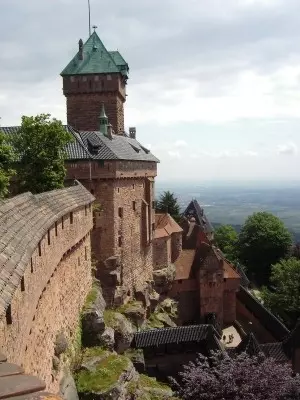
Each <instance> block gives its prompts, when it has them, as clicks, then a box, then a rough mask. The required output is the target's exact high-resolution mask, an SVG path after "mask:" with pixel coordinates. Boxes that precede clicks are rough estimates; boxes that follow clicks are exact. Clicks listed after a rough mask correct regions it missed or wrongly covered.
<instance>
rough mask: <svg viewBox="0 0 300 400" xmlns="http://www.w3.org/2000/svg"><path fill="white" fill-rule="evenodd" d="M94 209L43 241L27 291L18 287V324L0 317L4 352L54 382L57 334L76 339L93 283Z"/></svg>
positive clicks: (13, 307) (28, 275)
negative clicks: (92, 234) (60, 332)
mask: <svg viewBox="0 0 300 400" xmlns="http://www.w3.org/2000/svg"><path fill="white" fill-rule="evenodd" d="M91 228H92V212H91V211H90V210H89V208H88V207H87V209H85V207H84V208H81V209H79V210H77V211H76V212H74V213H73V224H71V223H70V215H69V214H68V215H66V216H65V217H64V228H63V229H62V223H61V220H60V221H59V224H58V226H57V236H56V235H55V228H54V227H53V228H52V229H51V230H50V244H48V235H47V234H46V236H45V237H44V238H43V240H42V241H41V255H39V250H38V249H36V250H35V251H34V253H33V255H32V263H29V265H28V266H27V268H26V271H25V275H24V284H25V290H24V291H21V287H19V289H18V290H17V291H16V293H15V295H14V297H13V300H12V303H11V310H12V324H10V325H8V324H7V322H6V318H4V319H2V320H1V321H0V351H1V352H3V353H5V354H6V355H7V357H8V360H9V361H10V362H14V363H17V364H21V365H23V366H24V368H25V370H26V372H28V373H31V374H36V375H38V376H40V377H41V378H42V379H43V380H45V382H46V384H47V389H49V390H51V391H55V390H56V389H57V379H56V378H54V381H53V382H52V378H51V373H52V357H53V354H54V341H55V337H56V334H57V333H58V332H59V331H60V330H64V332H65V334H66V335H67V337H70V336H71V335H72V334H73V333H74V331H75V329H76V327H77V324H78V318H79V311H80V309H81V307H82V305H83V303H84V300H85V297H86V295H87V293H88V291H89V290H90V287H91V280H92V278H91V263H90V236H89V231H90V230H91Z"/></svg>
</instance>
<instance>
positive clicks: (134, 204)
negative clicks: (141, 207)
mask: <svg viewBox="0 0 300 400" xmlns="http://www.w3.org/2000/svg"><path fill="white" fill-rule="evenodd" d="M132 209H133V211H135V210H136V202H135V201H133V202H132Z"/></svg>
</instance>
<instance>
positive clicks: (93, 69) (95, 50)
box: [61, 32, 129, 76]
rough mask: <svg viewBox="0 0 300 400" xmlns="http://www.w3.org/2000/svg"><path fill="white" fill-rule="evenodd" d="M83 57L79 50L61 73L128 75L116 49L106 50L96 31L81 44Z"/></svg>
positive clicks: (123, 61) (126, 65)
mask: <svg viewBox="0 0 300 400" xmlns="http://www.w3.org/2000/svg"><path fill="white" fill-rule="evenodd" d="M82 58H83V59H82V60H80V57H79V52H78V53H77V54H76V55H75V57H74V58H73V59H72V61H71V62H70V63H69V64H68V65H67V66H66V68H65V69H64V70H63V71H62V73H61V75H62V76H65V75H85V74H111V73H121V74H122V75H126V76H127V75H128V71H129V68H128V64H127V63H126V61H125V60H124V58H123V57H122V56H121V54H120V53H119V52H118V51H111V52H110V51H108V50H107V49H106V47H105V46H104V44H103V43H102V41H101V39H100V38H99V36H98V35H97V33H96V32H93V33H92V34H91V36H90V37H89V38H88V40H87V41H86V42H85V44H84V45H83V57H82Z"/></svg>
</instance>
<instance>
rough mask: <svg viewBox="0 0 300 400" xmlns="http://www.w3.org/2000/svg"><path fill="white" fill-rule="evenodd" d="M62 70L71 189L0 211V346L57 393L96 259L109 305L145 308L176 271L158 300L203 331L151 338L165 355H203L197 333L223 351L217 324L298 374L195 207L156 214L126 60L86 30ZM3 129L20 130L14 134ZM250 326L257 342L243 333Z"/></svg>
mask: <svg viewBox="0 0 300 400" xmlns="http://www.w3.org/2000/svg"><path fill="white" fill-rule="evenodd" d="M61 75H62V78H63V92H64V95H65V96H66V102H67V125H66V127H65V129H67V130H68V131H69V132H70V134H71V135H72V137H73V139H74V140H73V141H72V142H71V143H69V144H68V146H67V148H66V153H67V159H66V167H67V178H66V184H67V185H68V186H69V187H67V188H65V189H63V190H58V191H52V192H49V193H43V194H40V195H35V196H34V195H32V194H31V193H25V194H22V195H19V196H16V197H14V198H12V199H9V200H7V201H4V202H2V203H1V204H0V231H1V233H2V235H1V248H0V265H1V280H0V312H1V316H0V350H1V351H2V352H3V353H5V354H6V356H7V357H8V359H9V361H12V362H14V363H17V364H20V365H22V367H24V369H25V371H28V372H30V373H33V374H36V375H39V376H40V377H41V378H42V379H43V380H44V381H45V382H46V386H47V389H48V390H53V391H55V392H57V390H58V382H59V376H53V374H52V372H51V371H52V364H53V362H57V360H56V359H55V358H54V357H57V355H56V354H57V352H58V353H59V350H58V348H59V347H61V346H63V343H65V342H66V341H68V340H71V338H72V337H74V335H75V332H76V328H77V325H78V316H79V312H80V309H81V308H82V306H83V303H84V299H85V298H86V296H87V294H88V292H89V290H90V288H91V284H92V277H91V273H90V270H91V263H92V259H91V258H92V256H91V254H92V253H93V257H94V262H95V264H96V277H97V278H98V279H99V280H100V282H101V285H102V290H103V295H104V297H105V300H106V302H107V305H108V306H116V305H119V304H122V303H124V302H126V301H128V300H129V299H132V298H138V299H141V300H142V301H143V302H144V303H147V301H148V299H149V296H150V292H151V290H152V289H153V275H154V273H155V272H157V271H160V270H163V269H165V268H167V267H169V266H172V264H174V265H175V268H176V272H175V280H174V282H173V284H172V285H171V286H170V287H167V288H163V289H162V290H161V291H160V292H159V293H160V295H162V296H169V297H173V298H175V299H176V300H177V301H178V304H179V320H180V322H181V324H182V325H190V324H192V323H197V324H198V323H199V322H200V323H201V324H202V326H201V327H200V328H199V326H198V327H193V328H191V329H190V330H188V329H187V328H186V327H178V328H174V329H175V330H174V331H173V333H172V335H173V336H172V335H169V333H168V332H167V333H166V334H163V333H161V334H159V333H157V335H161V336H160V339H159V340H161V346H162V347H163V349H164V352H167V350H166V349H167V348H169V347H170V344H171V345H172V346H173V345H174V346H175V350H174V346H173V350H172V351H173V352H174V351H175V352H176V351H177V347H180V346H179V343H180V341H181V339H182V340H183V341H185V342H184V343H185V345H186V346H187V348H189V349H193V351H192V353H193V354H195V351H194V350H195V349H198V351H199V348H198V347H197V346H195V343H192V346H189V345H190V343H189V342H190V341H192V342H193V341H194V342H195V340H196V339H195V337H198V339H199V341H200V340H201V346H202V347H201V346H200V347H201V348H203V349H207V346H211V348H212V349H222V346H221V345H220V338H221V334H220V332H221V331H222V327H223V326H225V325H231V324H234V323H237V324H239V327H240V331H241V332H244V333H245V335H244V336H245V337H244V339H243V340H242V342H241V345H240V348H239V349H238V350H240V351H241V349H244V348H247V349H248V348H249V347H251V346H252V347H253V343H254V346H255V348H256V350H257V349H261V350H262V349H263V350H264V351H265V352H266V353H267V352H268V351H270V352H271V351H273V350H272V349H274V348H276V351H273V353H272V354H275V355H276V354H277V355H278V357H281V360H282V359H284V360H285V361H289V362H293V365H294V366H295V367H296V368H297V369H299V360H300V356H299V354H300V350H299V349H300V343H298V342H297V341H296V340H295V337H296V336H295V335H296V334H295V333H294V334H293V333H290V332H289V331H288V330H287V329H286V328H285V327H284V326H283V325H282V324H281V323H280V321H278V320H277V319H276V318H275V317H274V316H273V315H272V314H270V313H269V312H268V311H267V310H266V309H265V308H264V307H263V306H262V305H261V304H260V303H259V302H258V301H257V300H255V299H254V298H253V296H252V295H251V294H250V292H249V291H248V288H247V285H248V282H247V279H246V277H245V275H244V273H243V271H242V270H239V269H238V268H236V267H234V266H233V265H232V264H231V263H230V262H229V261H228V260H226V259H225V257H224V256H223V255H222V253H221V252H220V251H219V250H218V249H217V248H216V247H215V246H214V244H213V240H214V236H213V228H212V226H211V224H210V223H209V220H208V219H207V218H206V216H205V214H204V211H203V209H202V208H201V207H200V206H199V204H198V203H197V202H196V201H192V202H191V204H190V205H189V206H188V207H187V209H186V211H185V213H184V218H183V220H182V221H181V223H180V225H178V224H177V223H176V222H175V221H174V220H173V218H172V217H171V216H170V215H168V214H155V203H154V181H155V177H156V175H157V163H158V162H159V160H158V159H157V158H156V157H155V156H154V155H153V154H152V153H151V152H150V150H149V149H147V148H145V147H144V146H143V145H141V144H140V143H139V141H138V140H137V132H136V128H133V127H131V128H129V133H128V134H127V133H126V132H125V131H124V103H125V101H126V84H127V80H128V75H129V67H128V64H127V63H126V61H125V60H124V58H123V57H122V56H121V54H120V53H119V52H118V51H108V50H107V49H106V48H105V46H104V44H103V43H102V41H101V40H100V38H99V36H98V35H97V33H96V32H93V33H92V35H91V36H90V37H89V39H88V40H87V41H86V43H83V41H82V40H80V41H79V44H78V50H77V53H76V55H75V56H74V58H73V59H72V60H71V61H70V62H69V64H68V65H67V67H66V68H65V69H64V70H63V72H62V73H61ZM2 129H3V131H4V132H5V133H7V134H9V135H16V134H17V133H18V127H6V128H2ZM74 182H75V185H74ZM79 182H80V183H79ZM93 202H94V208H93V210H92V203H93ZM28 228H29V229H28ZM28 231H29V234H28ZM91 248H92V252H91ZM74 293H76V295H74ZM49 304H51V307H49ZM249 321H250V322H251V327H252V328H253V329H254V330H255V334H256V337H258V338H259V343H263V345H260V344H257V345H256V341H255V340H256V339H253V337H252V336H251V337H250V339H249V336H246V334H247V333H249V325H247V324H248V323H249ZM243 322H244V323H243ZM247 329H248V331H247ZM46 332H47V335H45V333H46ZM186 332H188V334H186ZM152 334H153V332H152ZM195 335H196V336H195ZM150 339H151V338H150ZM150 339H149V337H148V334H147V333H143V334H140V333H138V334H137V335H136V337H135V340H134V345H135V346H136V347H137V348H143V346H144V347H147V346H148V347H151V352H152V353H151V352H149V354H150V353H151V354H152V355H153V354H154V353H155V357H154V358H155V360H156V361H155V363H159V362H160V361H157V357H156V356H157V355H158V356H160V355H161V354H157V351H158V350H157V348H155V346H156V345H155V343H156V336H155V335H154V336H153V335H152V339H151V340H150ZM198 339H197V340H198ZM168 340H169V341H170V340H171V343H169V342H168ZM31 343H35V344H36V345H35V346H32V345H30V344H31ZM270 343H271V345H270ZM58 344H60V346H59V345H58ZM172 346H171V347H172ZM176 346H177V347H176ZM259 346H265V347H264V348H262V347H259ZM156 347H157V346H156ZM252 347H251V348H252ZM152 350H153V351H152ZM238 350H237V351H238ZM178 351H179V350H178ZM189 352H190V354H191V351H190V350H189ZM276 352H277V353H276ZM54 354H55V356H53V355H54ZM296 355H297V357H296ZM58 356H59V354H58ZM151 357H152V356H151ZM284 357H285V358H284ZM175 358H176V357H175ZM177 359H178V360H182V358H181V356H180V357H179V358H178V357H177ZM158 360H159V358H158ZM160 360H161V358H160ZM291 360H292V361H291ZM151 362H152V363H154V361H153V359H152V361H151ZM0 383H1V382H0Z"/></svg>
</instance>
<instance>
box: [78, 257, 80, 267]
mask: <svg viewBox="0 0 300 400" xmlns="http://www.w3.org/2000/svg"><path fill="white" fill-rule="evenodd" d="M80 264H81V262H80V257H78V265H79V266H80Z"/></svg>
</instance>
